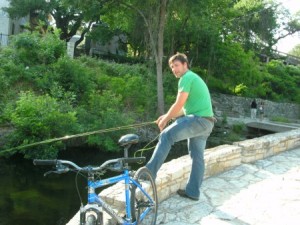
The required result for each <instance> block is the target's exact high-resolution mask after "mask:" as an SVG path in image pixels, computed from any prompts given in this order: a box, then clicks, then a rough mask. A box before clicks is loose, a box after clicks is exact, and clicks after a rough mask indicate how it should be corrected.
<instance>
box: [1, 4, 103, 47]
mask: <svg viewBox="0 0 300 225" xmlns="http://www.w3.org/2000/svg"><path fill="white" fill-rule="evenodd" d="M8 1H9V3H10V5H9V7H7V8H4V10H5V11H6V12H8V14H9V15H10V17H12V18H20V17H25V16H27V15H29V17H30V26H29V27H27V28H28V29H30V30H34V29H35V28H36V27H37V26H39V25H40V24H41V23H42V24H43V28H44V31H43V32H45V30H47V28H49V27H51V26H52V25H55V27H56V28H58V29H59V30H60V31H61V34H60V39H61V40H65V41H69V40H70V38H71V37H72V36H73V35H75V34H77V32H78V31H81V39H80V40H79V42H80V41H82V40H83V37H84V35H85V34H86V32H88V30H89V28H90V27H91V25H92V22H94V21H96V20H99V18H100V9H101V8H102V5H101V4H102V2H100V3H98V4H97V5H94V7H91V8H85V10H82V9H81V8H79V7H78V4H77V3H76V1H68V0H66V1H60V0H48V1H45V0H28V1H23V0H8ZM94 4H95V3H94ZM79 42H78V43H77V44H79Z"/></svg>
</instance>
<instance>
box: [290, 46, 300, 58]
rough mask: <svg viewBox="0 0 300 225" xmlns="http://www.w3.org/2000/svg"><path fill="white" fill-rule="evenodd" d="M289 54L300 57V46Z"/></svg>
mask: <svg viewBox="0 0 300 225" xmlns="http://www.w3.org/2000/svg"><path fill="white" fill-rule="evenodd" d="M289 54H291V55H293V56H297V57H300V44H298V45H296V46H295V47H294V48H293V49H292V50H291V51H290V52H289Z"/></svg>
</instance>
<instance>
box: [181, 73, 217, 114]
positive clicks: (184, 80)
mask: <svg viewBox="0 0 300 225" xmlns="http://www.w3.org/2000/svg"><path fill="white" fill-rule="evenodd" d="M178 92H187V93H189V96H188V99H187V101H186V102H185V104H184V106H183V111H184V114H185V115H191V114H193V115H197V116H203V117H211V116H213V111H212V105H211V98H210V94H209V90H208V88H207V86H206V84H205V82H204V81H203V80H202V79H201V77H199V76H198V75H197V74H195V73H194V72H192V71H190V70H188V71H187V72H186V73H185V74H184V75H183V76H182V77H180V79H179V82H178Z"/></svg>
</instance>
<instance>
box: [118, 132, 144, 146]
mask: <svg viewBox="0 0 300 225" xmlns="http://www.w3.org/2000/svg"><path fill="white" fill-rule="evenodd" d="M138 142H139V136H138V135H136V134H126V135H123V136H122V137H121V138H120V139H119V141H118V143H119V145H120V146H125V145H130V144H136V143H138Z"/></svg>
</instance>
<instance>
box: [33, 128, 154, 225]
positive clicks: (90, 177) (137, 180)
mask: <svg viewBox="0 0 300 225" xmlns="http://www.w3.org/2000/svg"><path fill="white" fill-rule="evenodd" d="M138 141H139V137H138V136H137V135H135V134H127V135H124V136H122V137H121V138H120V139H119V144H120V146H122V147H124V157H123V158H117V159H111V160H108V161H106V162H104V163H103V164H102V165H100V166H98V167H93V166H85V167H80V166H78V165H77V164H75V163H74V162H71V161H67V160H40V159H35V160H33V164H34V165H43V166H44V165H52V166H55V170H54V171H48V172H47V173H45V175H47V174H49V173H52V172H54V173H58V174H62V173H66V172H69V171H76V172H77V173H86V174H87V187H88V200H87V204H86V205H84V206H83V205H81V207H80V225H103V223H104V221H103V211H105V212H107V213H108V214H109V215H110V216H111V217H112V218H113V219H115V220H116V222H117V224H123V225H140V224H141V225H155V224H156V218H157V209H158V205H157V192H156V185H155V182H154V180H153V177H152V175H151V173H150V171H149V170H148V169H147V168H146V167H141V168H139V169H138V170H137V171H136V172H135V173H134V174H133V173H132V172H131V171H130V167H129V165H128V164H130V163H141V162H145V161H146V158H145V157H134V158H130V157H128V149H129V148H130V147H131V145H132V144H136V143H138ZM106 170H111V171H117V172H123V173H122V174H121V175H117V176H113V177H109V178H106V179H103V180H101V179H99V180H98V179H95V176H96V175H97V174H98V173H99V172H100V173H102V174H103V173H104V172H105V171H106ZM118 182H124V184H125V216H124V217H121V216H120V215H118V214H117V212H115V211H114V210H113V209H112V207H111V206H110V205H109V204H108V203H106V202H105V201H104V200H103V199H102V198H101V197H100V196H99V195H98V194H97V193H96V191H95V190H96V189H97V188H101V187H104V186H107V185H111V184H116V183H118Z"/></svg>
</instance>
